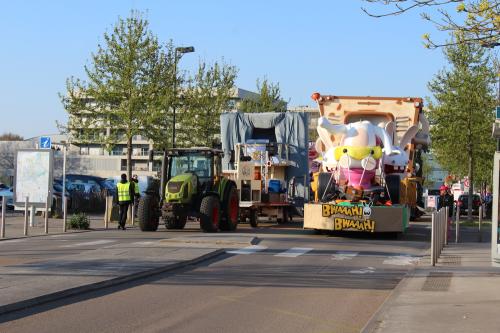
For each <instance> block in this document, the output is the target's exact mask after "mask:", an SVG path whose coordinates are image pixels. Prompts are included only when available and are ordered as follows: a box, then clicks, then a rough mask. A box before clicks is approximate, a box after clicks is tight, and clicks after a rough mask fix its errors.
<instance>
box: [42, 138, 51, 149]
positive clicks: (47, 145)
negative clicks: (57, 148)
mask: <svg viewBox="0 0 500 333" xmlns="http://www.w3.org/2000/svg"><path fill="white" fill-rule="evenodd" d="M51 148H52V140H51V138H50V136H41V137H40V149H51Z"/></svg>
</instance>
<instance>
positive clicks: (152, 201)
mask: <svg viewBox="0 0 500 333" xmlns="http://www.w3.org/2000/svg"><path fill="white" fill-rule="evenodd" d="M158 205H159V203H158V199H157V198H156V197H155V196H153V195H149V194H146V195H144V196H143V197H141V199H140V200H139V207H138V209H137V217H138V218H139V227H140V228H141V230H142V231H156V230H157V229H158V224H159V222H160V221H159V220H160V216H159V214H158Z"/></svg>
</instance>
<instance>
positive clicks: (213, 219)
mask: <svg viewBox="0 0 500 333" xmlns="http://www.w3.org/2000/svg"><path fill="white" fill-rule="evenodd" d="M220 219H221V209H220V201H219V198H217V197H216V196H214V195H209V196H206V197H204V198H203V199H202V200H201V205H200V227H201V230H203V231H204V232H217V230H219V224H220Z"/></svg>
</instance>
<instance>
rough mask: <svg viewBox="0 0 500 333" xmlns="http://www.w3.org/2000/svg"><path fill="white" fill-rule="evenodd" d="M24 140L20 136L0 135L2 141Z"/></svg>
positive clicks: (8, 133)
mask: <svg viewBox="0 0 500 333" xmlns="http://www.w3.org/2000/svg"><path fill="white" fill-rule="evenodd" d="M23 140H24V138H23V137H22V136H20V135H18V134H14V133H11V132H6V133H3V134H2V135H0V141H23Z"/></svg>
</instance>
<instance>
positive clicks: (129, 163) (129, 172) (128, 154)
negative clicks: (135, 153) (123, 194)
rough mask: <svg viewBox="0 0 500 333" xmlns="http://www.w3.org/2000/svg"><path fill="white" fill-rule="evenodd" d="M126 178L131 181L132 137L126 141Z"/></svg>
mask: <svg viewBox="0 0 500 333" xmlns="http://www.w3.org/2000/svg"><path fill="white" fill-rule="evenodd" d="M127 178H128V180H129V181H130V180H131V179H132V136H129V137H128V139H127Z"/></svg>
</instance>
